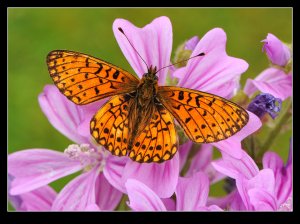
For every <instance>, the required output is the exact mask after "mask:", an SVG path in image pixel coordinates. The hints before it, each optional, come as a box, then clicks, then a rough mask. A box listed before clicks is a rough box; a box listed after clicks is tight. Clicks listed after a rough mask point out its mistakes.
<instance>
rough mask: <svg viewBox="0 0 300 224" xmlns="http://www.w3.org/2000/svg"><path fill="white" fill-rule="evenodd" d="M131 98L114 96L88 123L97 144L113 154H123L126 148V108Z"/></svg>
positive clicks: (127, 136)
mask: <svg viewBox="0 0 300 224" xmlns="http://www.w3.org/2000/svg"><path fill="white" fill-rule="evenodd" d="M130 100H133V99H132V98H129V97H126V95H118V96H114V97H113V98H112V99H110V100H109V101H108V102H107V103H106V104H104V105H103V106H102V107H101V108H100V110H99V111H98V112H97V113H96V114H95V116H94V117H93V118H92V120H91V123H90V132H91V134H92V136H93V137H94V139H95V140H96V141H97V143H98V144H100V145H103V146H104V147H105V148H106V149H107V150H109V151H110V152H111V153H112V154H113V155H116V156H125V155H126V154H127V149H128V141H129V139H128V138H129V134H128V133H129V130H128V114H129V113H128V109H129V105H130Z"/></svg>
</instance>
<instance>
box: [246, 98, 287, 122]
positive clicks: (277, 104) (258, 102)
mask: <svg viewBox="0 0 300 224" xmlns="http://www.w3.org/2000/svg"><path fill="white" fill-rule="evenodd" d="M281 103H282V101H281V99H279V98H275V97H274V96H273V95H271V94H269V93H261V94H259V95H257V96H256V97H255V98H254V99H253V100H252V102H251V103H250V104H249V106H248V108H247V109H248V110H249V111H251V112H252V113H254V114H255V115H256V116H258V117H259V118H262V117H263V116H264V115H265V114H266V113H268V114H270V116H271V117H272V118H273V119H275V117H276V116H277V115H278V114H277V113H279V112H280V110H281Z"/></svg>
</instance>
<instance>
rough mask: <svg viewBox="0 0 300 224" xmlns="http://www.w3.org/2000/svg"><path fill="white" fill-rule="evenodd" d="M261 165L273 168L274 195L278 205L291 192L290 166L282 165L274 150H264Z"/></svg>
mask: <svg viewBox="0 0 300 224" xmlns="http://www.w3.org/2000/svg"><path fill="white" fill-rule="evenodd" d="M263 167H264V168H270V169H272V170H273V172H274V175H275V195H276V197H277V204H278V206H279V205H280V204H282V203H284V202H285V201H286V200H287V199H288V197H289V196H291V194H292V187H293V186H292V180H293V177H292V166H288V167H287V168H286V167H285V166H284V164H283V161H282V159H281V158H280V157H279V156H278V155H277V154H276V153H275V152H266V153H265V154H264V157H263Z"/></svg>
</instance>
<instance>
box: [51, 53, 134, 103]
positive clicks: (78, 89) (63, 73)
mask: <svg viewBox="0 0 300 224" xmlns="http://www.w3.org/2000/svg"><path fill="white" fill-rule="evenodd" d="M47 65H48V70H49V73H50V76H51V78H52V79H53V81H54V83H55V85H56V86H57V87H58V89H59V90H60V91H61V92H62V93H63V94H64V95H65V96H67V97H68V98H69V99H70V100H71V101H73V102H74V103H75V104H79V105H84V104H88V103H91V102H94V101H97V100H100V99H103V98H105V97H109V96H113V95H116V94H122V93H127V92H131V91H133V90H135V89H136V87H137V85H138V83H139V80H138V78H136V77H135V76H133V75H131V74H130V73H129V72H127V71H125V70H123V69H121V68H118V67H117V66H115V65H112V64H110V63H108V62H105V61H103V60H101V59H98V58H95V57H92V56H89V55H86V54H82V53H78V52H73V51H65V50H55V51H51V52H50V53H49V54H48V56H47Z"/></svg>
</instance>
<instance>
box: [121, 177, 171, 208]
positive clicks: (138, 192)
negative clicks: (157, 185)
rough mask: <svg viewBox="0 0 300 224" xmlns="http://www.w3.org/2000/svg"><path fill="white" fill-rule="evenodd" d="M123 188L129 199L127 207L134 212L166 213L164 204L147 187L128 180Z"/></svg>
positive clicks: (136, 181) (138, 182)
mask: <svg viewBox="0 0 300 224" xmlns="http://www.w3.org/2000/svg"><path fill="white" fill-rule="evenodd" d="M125 186H126V189H127V192H128V197H129V204H128V205H129V207H131V208H132V209H133V210H134V211H166V207H165V205H164V203H163V202H162V201H161V199H160V198H159V197H158V195H157V194H156V193H155V192H153V191H152V190H151V189H150V188H149V187H147V185H145V184H143V183H142V182H140V181H138V180H135V179H128V180H127V181H126V183H125Z"/></svg>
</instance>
